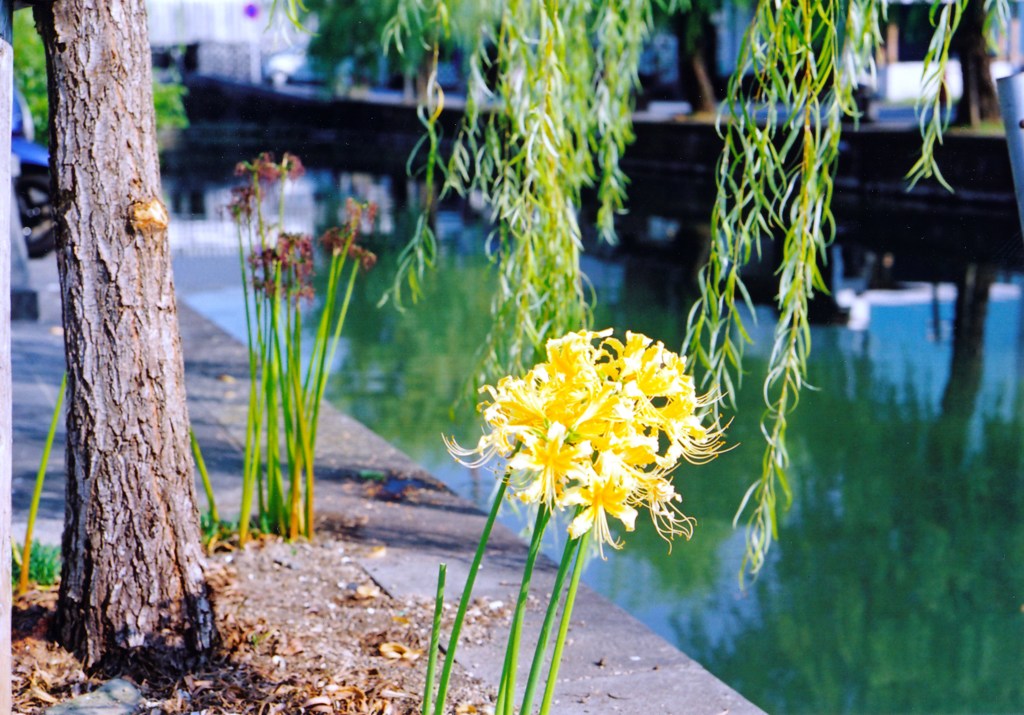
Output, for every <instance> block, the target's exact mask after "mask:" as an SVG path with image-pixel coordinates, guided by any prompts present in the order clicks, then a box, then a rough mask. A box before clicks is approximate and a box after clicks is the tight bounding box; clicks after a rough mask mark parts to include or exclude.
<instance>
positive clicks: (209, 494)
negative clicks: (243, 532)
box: [188, 427, 220, 527]
mask: <svg viewBox="0 0 1024 715" xmlns="http://www.w3.org/2000/svg"><path fill="white" fill-rule="evenodd" d="M188 440H189V442H191V443H192V456H193V457H195V460H196V469H198V470H199V476H200V478H201V479H202V480H203V490H204V491H205V492H206V503H207V504H209V505H210V521H212V522H213V525H214V527H216V526H217V524H219V523H220V514H218V513H217V500H216V499H215V498H214V495H213V484H211V483H210V472H209V471H208V470H207V469H206V460H204V459H203V453H202V451H201V450H200V449H199V442H198V441H197V440H196V433H195V430H193V429H192V428H191V427H189V428H188Z"/></svg>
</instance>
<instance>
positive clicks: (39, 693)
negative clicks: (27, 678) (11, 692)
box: [31, 685, 60, 705]
mask: <svg viewBox="0 0 1024 715" xmlns="http://www.w3.org/2000/svg"><path fill="white" fill-rule="evenodd" d="M31 691H32V695H34V696H35V698H36V699H37V700H42V701H43V702H44V703H49V704H50V705H56V704H57V703H59V702H60V701H59V700H57V698H55V697H53V696H52V695H50V694H49V693H48V692H46V691H45V690H43V689H42V688H40V687H39V686H38V685H33V686H32V688H31Z"/></svg>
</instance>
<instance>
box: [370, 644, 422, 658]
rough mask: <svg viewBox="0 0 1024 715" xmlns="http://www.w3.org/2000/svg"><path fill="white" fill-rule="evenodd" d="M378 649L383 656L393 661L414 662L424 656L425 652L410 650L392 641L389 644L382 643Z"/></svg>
mask: <svg viewBox="0 0 1024 715" xmlns="http://www.w3.org/2000/svg"><path fill="white" fill-rule="evenodd" d="M378 648H379V650H380V654H381V655H382V656H384V657H385V658H390V659H391V660H407V661H414V660H416V659H417V658H419V657H420V656H421V655H422V654H423V651H421V650H416V649H415V648H409V647H408V646H404V645H402V644H401V643H394V642H390V641H389V642H387V643H381V644H380V646H379V647H378Z"/></svg>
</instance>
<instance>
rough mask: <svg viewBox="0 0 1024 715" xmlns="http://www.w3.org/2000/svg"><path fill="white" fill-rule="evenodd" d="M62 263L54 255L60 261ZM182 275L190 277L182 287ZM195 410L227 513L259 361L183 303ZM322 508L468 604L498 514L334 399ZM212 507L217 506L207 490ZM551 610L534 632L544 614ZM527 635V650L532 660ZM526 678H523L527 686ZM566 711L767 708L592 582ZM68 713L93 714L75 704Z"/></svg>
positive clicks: (34, 462) (571, 654) (52, 385)
mask: <svg viewBox="0 0 1024 715" xmlns="http://www.w3.org/2000/svg"><path fill="white" fill-rule="evenodd" d="M50 260H52V257H51V259H50ZM48 263H49V260H47V261H34V262H33V266H32V268H33V279H34V280H35V282H36V285H35V287H36V289H37V290H38V291H39V295H40V314H41V317H40V321H39V322H38V323H25V322H17V323H14V324H13V326H12V334H13V337H12V351H13V362H14V421H15V449H14V460H15V464H14V514H15V519H14V534H15V538H18V535H20V534H22V533H23V531H24V514H25V510H26V509H27V505H28V497H30V496H31V489H32V482H33V480H34V476H35V471H36V469H37V468H38V459H39V457H38V455H39V453H40V452H41V449H42V441H43V439H44V438H45V433H46V429H47V427H48V425H49V418H50V414H51V413H52V409H53V404H54V398H55V396H56V390H57V387H58V386H59V384H60V377H61V372H62V370H63V350H62V338H61V335H60V332H59V327H58V326H59V307H58V295H57V294H56V291H55V289H54V287H55V280H56V274H55V271H52V270H51V269H50V268H49V267H48V266H47V265H45V264H48ZM180 286H181V281H179V289H180ZM179 316H180V327H181V333H182V343H183V348H184V354H185V371H186V383H187V390H188V399H189V412H190V416H191V419H192V424H193V427H194V429H195V432H196V435H197V438H198V439H199V441H200V443H201V445H202V449H203V456H204V458H205V461H206V463H207V466H208V467H209V469H210V474H211V478H212V480H213V483H214V489H215V491H216V492H217V494H218V506H220V507H221V508H222V509H224V508H225V507H226V505H230V504H237V503H238V499H237V495H238V492H239V477H238V475H239V474H240V472H241V463H242V445H243V444H244V430H245V409H246V395H247V387H246V386H247V376H248V363H247V360H246V353H245V349H244V347H243V346H242V345H241V344H239V343H238V342H237V341H236V340H234V339H233V338H231V337H230V336H228V335H227V334H226V333H224V332H223V331H221V330H220V329H219V328H218V327H216V326H215V325H213V324H212V323H210V322H209V321H207V320H205V319H204V318H203V317H201V316H200V315H199V314H198V313H197V312H195V311H194V310H192V309H191V308H189V307H187V305H184V304H183V305H180V306H179ZM62 439H63V433H62V432H61V433H60V434H59V435H58V444H57V445H55V449H54V454H53V457H52V459H51V463H50V469H49V471H48V479H47V484H46V488H45V490H44V501H43V514H42V518H41V521H40V525H39V526H38V527H37V530H36V534H37V537H38V538H40V539H41V540H44V541H50V542H52V543H56V542H57V540H58V539H59V534H60V529H61V523H62V513H63V506H62V504H63V481H62V475H61V469H62V465H63V450H62V447H61V444H60V441H61V440H62ZM317 467H318V472H317V475H318V479H317V489H318V492H317V505H318V506H317V508H318V512H319V513H320V514H329V513H336V514H341V515H346V516H348V517H350V518H351V517H353V516H357V517H358V519H359V520H360V521H363V520H364V519H365V523H364V524H363V525H362V526H361V527H360V528H359V530H358V532H357V537H358V538H359V539H361V540H365V541H366V542H368V543H371V544H380V545H382V546H384V547H385V548H384V549H379V550H375V552H374V555H375V557H374V558H367V559H365V560H364V561H363V562H362V564H361V565H362V566H363V568H365V569H366V571H367V572H368V573H369V574H370V575H371V576H372V577H373V578H374V580H376V581H377V583H378V584H379V585H380V587H381V588H382V589H383V590H385V591H387V592H388V593H390V594H392V595H393V596H396V597H400V598H402V597H410V596H415V597H419V598H424V599H431V598H433V594H434V591H435V589H436V585H435V579H436V574H437V566H438V563H439V562H442V561H443V562H446V563H447V564H448V579H447V583H448V589H447V594H446V599H447V600H448V602H450V603H454V602H456V601H457V599H458V596H459V593H458V592H459V589H460V587H461V584H462V582H463V581H464V578H465V575H466V572H467V570H468V567H469V563H470V561H471V560H472V556H473V551H474V549H475V547H476V542H477V539H478V536H479V534H480V531H481V529H482V526H483V522H484V516H483V514H481V513H480V512H479V511H478V510H477V509H476V508H475V507H474V506H473V505H472V504H470V503H469V502H467V501H465V500H462V499H460V498H459V497H457V496H455V495H454V494H452V493H451V492H449V491H448V490H446V489H445V488H444V487H443V486H442V485H441V484H440V483H439V482H437V480H436V479H434V478H433V477H432V476H431V475H430V474H428V473H426V472H425V471H424V470H423V469H422V468H421V467H419V466H418V465H416V464H415V463H414V462H412V460H410V459H409V458H408V457H407V456H406V455H404V454H403V453H401V452H400V451H399V450H397V449H396V448H395V447H393V446H392V445H390V444H389V443H387V442H386V441H384V440H383V439H382V438H380V437H379V436H377V435H376V434H374V433H373V432H371V431H370V430H369V429H367V428H366V427H365V426H363V425H362V424H360V423H358V422H356V421H355V420H353V419H351V418H350V417H348V416H347V415H344V414H341V413H339V412H338V411H336V410H334V409H333V408H331V407H330V406H329V405H325V406H324V408H323V412H322V417H321V431H320V433H319V437H318V447H317ZM366 470H372V471H373V472H377V473H382V474H383V475H384V482H383V485H384V490H383V491H384V492H385V493H386V494H388V495H399V494H403V493H407V494H409V495H412V496H411V498H407V499H394V498H384V499H381V498H376V499H372V498H367V497H366V496H365V491H364V490H359V489H352V488H349V487H351V485H352V484H353V482H354V480H357V479H358V475H359V474H360V473H361V472H365V471H366ZM199 500H200V504H201V505H202V503H203V497H202V492H201V490H199ZM525 554H526V549H525V546H524V545H523V544H522V542H521V541H520V540H519V539H518V538H517V537H516V536H515V535H514V534H513V533H512V532H511V531H509V530H508V529H506V528H504V527H502V526H501V525H497V526H496V527H495V530H494V533H493V535H492V539H491V545H490V547H489V549H488V552H487V556H486V557H485V561H484V567H483V568H482V569H481V571H480V575H479V577H478V580H477V586H476V590H475V594H476V595H477V596H480V597H483V598H486V599H489V600H500V601H503V602H505V603H510V602H514V600H515V594H516V592H517V590H518V583H519V575H520V573H521V568H522V564H523V561H524V559H525ZM554 570H555V569H554V565H553V564H552V563H550V562H549V561H546V560H545V562H544V563H543V564H542V566H541V567H540V569H539V573H538V574H537V575H536V576H535V577H534V581H533V583H534V592H535V593H544V592H545V591H549V590H550V584H551V582H552V580H553V577H554ZM538 610H539V606H538V607H535V608H534V610H533V611H531V612H529V613H528V614H527V625H528V626H529V624H531V623H532V624H534V625H535V626H536V625H537V623H538V621H539V620H540V619H541V618H542V614H540V613H538ZM535 637H536V636H535V634H531V633H529V632H528V633H527V634H526V639H527V642H526V643H524V646H523V650H524V652H526V653H529V652H532V643H531V642H530V640H529V639H530V638H535ZM459 652H460V657H459V661H460V663H461V664H462V666H463V667H465V668H466V669H467V670H468V671H469V672H471V673H472V674H474V675H476V676H478V677H481V678H483V679H484V680H485V681H487V682H493V683H496V682H497V675H498V673H499V672H500V669H501V662H502V658H503V644H502V643H498V642H496V643H485V644H477V643H463V644H461V645H460V647H459ZM523 679H524V678H523V677H520V679H519V682H522V681H523ZM557 693H558V695H557V699H558V704H557V706H556V712H558V713H566V714H568V715H575V714H577V713H580V714H582V713H593V714H602V713H627V714H635V715H641V714H643V715H649V714H653V713H670V714H672V715H689V714H691V713H692V714H695V715H696V714H702V715H703V714H706V715H718V714H720V713H732V714H741V713H742V714H746V713H758V712H761V711H760V710H759V709H758V708H757V707H756V706H754V705H753V704H751V703H750V702H748V701H747V700H745V699H744V698H743V697H742V696H741V695H739V694H738V693H736V692H735V691H733V690H732V689H731V688H729V687H728V686H727V685H725V684H724V683H722V682H721V681H719V680H718V679H717V678H715V677H714V676H713V675H711V674H710V673H708V672H707V671H706V670H705V669H704V668H703V667H702V666H701V665H700V664H698V663H697V662H695V661H693V660H692V659H691V658H689V657H687V656H686V655H685V654H683V653H682V652H680V651H679V650H677V649H676V648H674V647H673V646H672V645H670V644H669V643H668V642H666V641H665V640H663V639H662V638H660V637H658V636H657V635H655V634H654V633H653V632H651V631H650V630H649V629H647V628H646V627H645V626H644V625H642V624H641V623H640V622H638V621H637V620H636V619H634V618H633V617H631V616H630V615H628V614H627V613H625V612H624V611H623V610H621V609H620V608H618V607H617V606H615V605H613V604H611V603H610V602H608V601H606V600H605V599H603V598H602V597H600V596H599V595H597V594H596V593H594V592H593V591H591V590H590V589H588V588H586V587H585V586H583V587H581V589H580V593H579V595H578V597H577V602H576V609H575V611H574V613H573V626H572V629H571V632H570V643H569V645H568V646H567V648H566V651H565V656H564V658H563V663H562V669H561V672H560V679H559V687H558V691H557ZM63 712H65V713H73V712H89V711H88V710H77V711H76V710H65V711H63Z"/></svg>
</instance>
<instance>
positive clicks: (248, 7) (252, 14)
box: [245, 2, 260, 20]
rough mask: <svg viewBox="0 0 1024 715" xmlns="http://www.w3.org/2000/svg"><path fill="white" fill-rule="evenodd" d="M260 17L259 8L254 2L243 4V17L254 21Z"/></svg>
mask: <svg viewBox="0 0 1024 715" xmlns="http://www.w3.org/2000/svg"><path fill="white" fill-rule="evenodd" d="M259 15H260V6H259V5H257V4H256V3H254V2H250V3H246V4H245V16H246V17H248V18H250V19H252V20H255V19H256V18H257V17H259Z"/></svg>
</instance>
